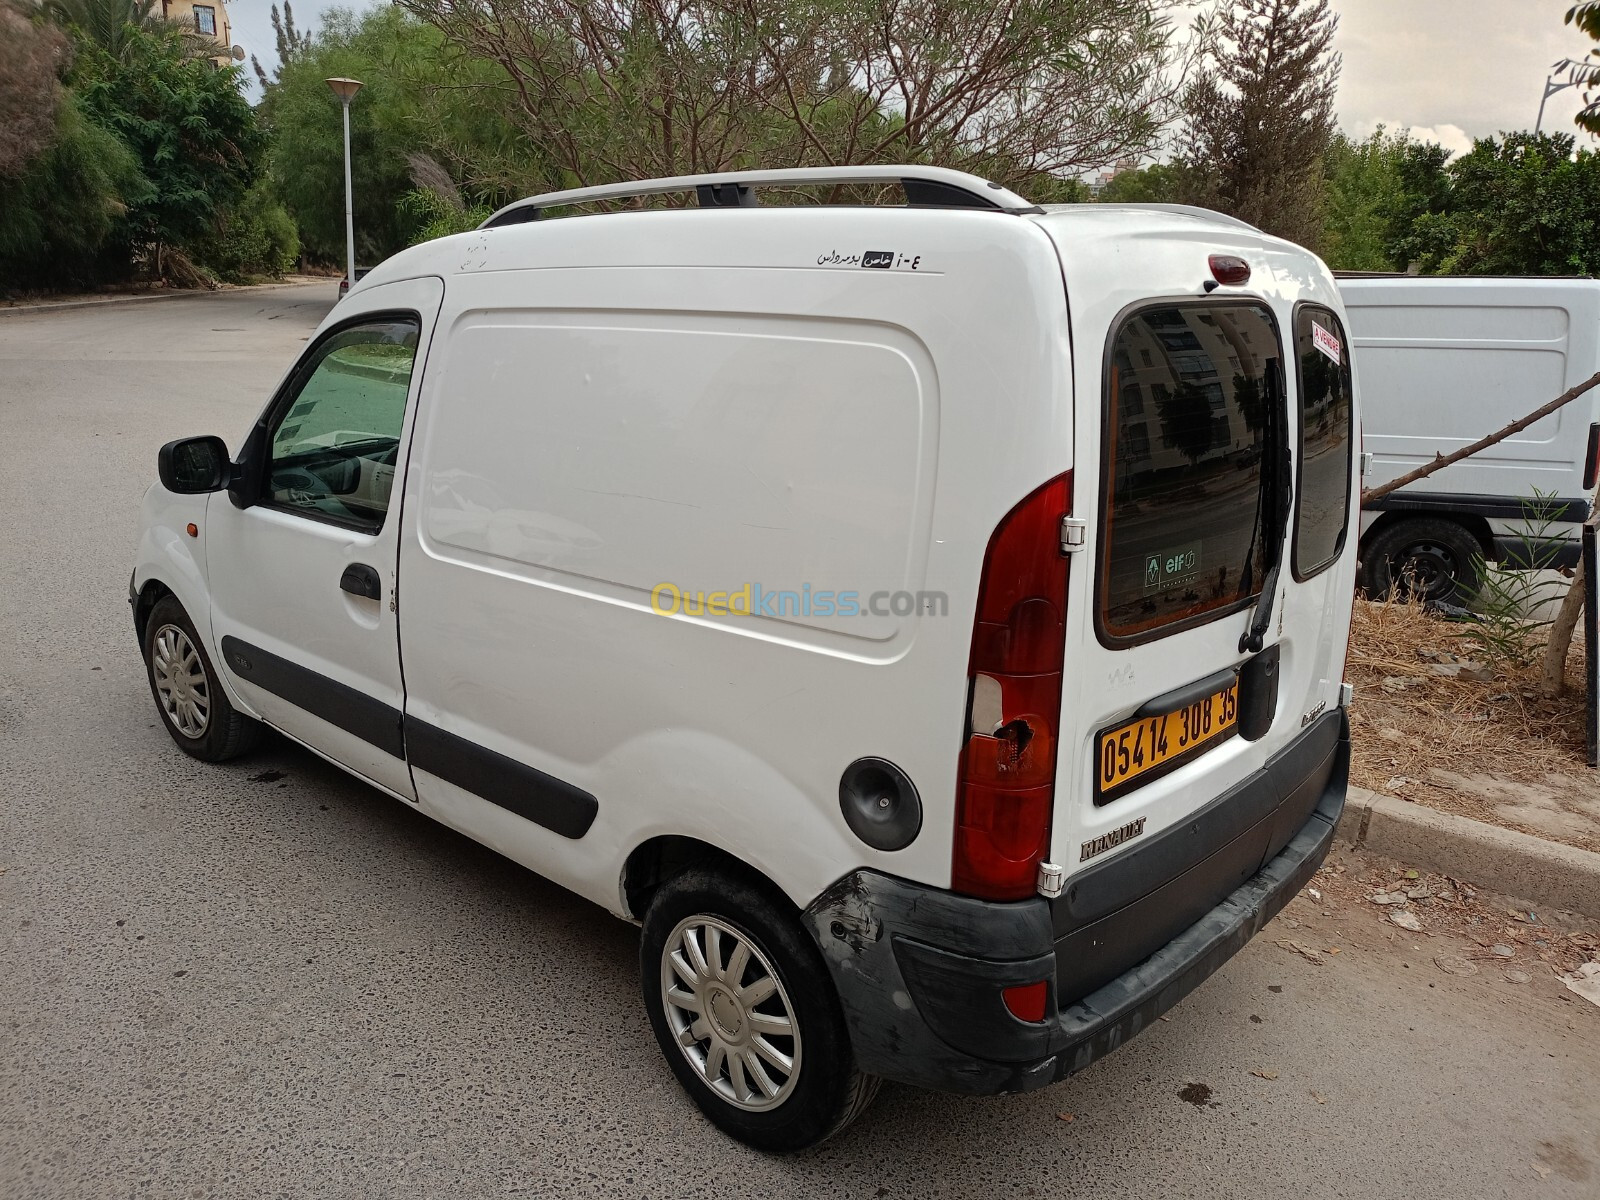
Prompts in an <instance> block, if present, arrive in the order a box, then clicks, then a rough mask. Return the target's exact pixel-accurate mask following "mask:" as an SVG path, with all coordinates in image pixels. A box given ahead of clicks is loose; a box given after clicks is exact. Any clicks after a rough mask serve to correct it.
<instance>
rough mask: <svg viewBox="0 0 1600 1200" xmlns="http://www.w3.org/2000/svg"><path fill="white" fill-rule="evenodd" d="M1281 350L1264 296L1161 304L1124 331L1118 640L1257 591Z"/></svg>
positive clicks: (1116, 335)
mask: <svg viewBox="0 0 1600 1200" xmlns="http://www.w3.org/2000/svg"><path fill="white" fill-rule="evenodd" d="M1282 360H1283V350H1282V346H1281V343H1280V342H1279V340H1278V330H1277V326H1276V324H1275V323H1274V322H1273V319H1272V314H1271V313H1270V312H1269V311H1268V310H1267V309H1266V308H1265V307H1264V306H1262V305H1258V304H1248V303H1198V304H1169V305H1161V306H1156V307H1152V308H1146V309H1142V310H1140V311H1138V312H1135V313H1133V314H1132V315H1131V316H1128V317H1126V318H1125V319H1124V320H1123V322H1122V324H1121V325H1119V326H1118V327H1117V329H1116V330H1115V331H1114V332H1113V334H1112V339H1111V358H1110V363H1111V369H1110V372H1109V374H1108V376H1107V380H1106V387H1107V395H1106V425H1105V428H1106V438H1105V456H1106V457H1105V469H1104V476H1105V479H1106V491H1105V520H1104V526H1103V528H1104V536H1103V538H1102V547H1103V549H1102V556H1101V561H1100V588H1099V590H1100V606H1099V607H1100V613H1099V615H1100V624H1101V627H1102V632H1103V633H1104V634H1105V635H1106V636H1108V637H1109V638H1111V639H1114V640H1120V639H1128V638H1135V637H1139V636H1144V635H1149V634H1151V633H1153V632H1154V631H1156V630H1159V629H1161V628H1163V627H1166V626H1170V625H1175V624H1180V623H1181V624H1191V623H1194V622H1196V621H1198V620H1204V619H1209V618H1210V617H1213V616H1220V615H1222V613H1223V612H1226V611H1231V610H1233V609H1236V608H1239V607H1241V606H1243V605H1245V604H1247V603H1248V602H1249V601H1250V600H1251V598H1252V597H1254V596H1255V595H1257V594H1258V593H1259V591H1260V588H1261V580H1262V577H1263V576H1264V575H1265V574H1266V569H1267V567H1268V565H1269V564H1268V563H1267V562H1266V557H1267V553H1268V552H1267V549H1266V540H1267V539H1266V537H1265V524H1266V522H1267V520H1269V519H1270V518H1269V513H1268V510H1267V504H1266V494H1265V489H1264V486H1263V467H1267V468H1268V469H1269V470H1270V464H1271V461H1272V458H1271V455H1270V454H1269V448H1270V443H1271V442H1273V440H1274V439H1276V438H1278V437H1281V434H1279V433H1278V432H1277V431H1278V430H1279V429H1281V428H1282V423H1283V421H1282V416H1281V413H1280V412H1277V411H1275V410H1281V408H1282V385H1281V382H1280V381H1281V379H1282V377H1283V376H1282Z"/></svg>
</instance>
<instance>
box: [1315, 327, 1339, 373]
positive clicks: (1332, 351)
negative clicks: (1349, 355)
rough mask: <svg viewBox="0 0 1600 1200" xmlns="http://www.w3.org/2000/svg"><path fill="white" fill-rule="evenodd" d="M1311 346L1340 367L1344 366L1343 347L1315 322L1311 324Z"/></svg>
mask: <svg viewBox="0 0 1600 1200" xmlns="http://www.w3.org/2000/svg"><path fill="white" fill-rule="evenodd" d="M1311 344H1312V345H1313V346H1315V347H1316V348H1317V349H1318V350H1321V351H1322V352H1323V353H1324V354H1326V355H1327V356H1328V357H1329V358H1331V359H1333V361H1334V362H1336V363H1339V364H1340V365H1341V366H1342V365H1343V364H1344V355H1343V351H1344V347H1343V346H1342V345H1340V344H1339V339H1338V338H1336V337H1334V336H1333V334H1331V333H1329V332H1328V331H1327V330H1326V329H1324V328H1323V327H1322V326H1321V325H1318V324H1317V323H1316V322H1315V321H1313V322H1311Z"/></svg>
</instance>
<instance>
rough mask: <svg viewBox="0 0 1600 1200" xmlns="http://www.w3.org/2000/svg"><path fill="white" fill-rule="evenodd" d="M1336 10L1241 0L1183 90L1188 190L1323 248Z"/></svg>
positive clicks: (1292, 0) (1301, 1)
mask: <svg viewBox="0 0 1600 1200" xmlns="http://www.w3.org/2000/svg"><path fill="white" fill-rule="evenodd" d="M1337 26H1338V17H1337V16H1336V15H1334V13H1332V12H1331V11H1330V10H1329V7H1328V0H1237V2H1236V3H1234V4H1232V5H1231V6H1228V7H1226V8H1225V9H1224V10H1223V12H1222V15H1221V19H1220V23H1219V25H1218V28H1217V38H1216V43H1215V47H1214V48H1213V50H1212V51H1211V53H1210V56H1209V60H1208V65H1207V68H1206V70H1205V71H1203V72H1202V74H1201V75H1200V77H1199V78H1198V79H1196V80H1195V81H1194V82H1193V83H1192V84H1191V85H1190V86H1189V88H1188V89H1187V90H1186V91H1185V93H1184V97H1183V109H1184V124H1183V132H1182V139H1181V140H1182V148H1183V152H1184V157H1185V158H1186V159H1187V160H1188V161H1189V162H1190V163H1192V164H1193V165H1194V166H1195V168H1196V169H1197V175H1196V181H1195V187H1194V190H1193V191H1192V192H1191V194H1190V196H1189V198H1190V199H1191V200H1192V201H1194V202H1196V203H1200V204H1205V205H1207V206H1208V207H1212V208H1217V209H1220V210H1221V211H1223V212H1226V213H1230V214H1232V215H1233V216H1236V217H1239V218H1241V219H1242V220H1245V221H1249V222H1250V223H1251V224H1253V225H1257V226H1259V227H1260V228H1262V229H1264V230H1266V231H1267V232H1268V233H1273V234H1277V235H1279V236H1281V237H1285V238H1288V239H1290V240H1291V241H1295V242H1299V243H1301V244H1302V245H1306V246H1309V247H1311V248H1312V249H1316V248H1317V246H1318V243H1319V242H1320V240H1321V234H1322V213H1321V209H1322V171H1323V167H1322V161H1323V158H1324V156H1325V155H1326V154H1327V153H1328V151H1329V147H1330V145H1331V143H1332V141H1333V134H1334V114H1333V101H1334V95H1335V93H1336V91H1337V90H1338V83H1339V56H1338V55H1337V54H1335V53H1334V52H1333V34H1334V30H1335V29H1336V28H1337Z"/></svg>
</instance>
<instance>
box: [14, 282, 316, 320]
mask: <svg viewBox="0 0 1600 1200" xmlns="http://www.w3.org/2000/svg"><path fill="white" fill-rule="evenodd" d="M319 284H325V285H327V286H328V287H330V288H336V287H338V286H339V277H338V276H336V275H331V276H327V277H323V276H320V275H297V276H295V277H294V278H292V279H286V280H284V281H283V282H281V283H252V284H245V285H242V286H229V287H224V288H163V289H161V290H159V291H151V292H139V293H137V294H133V295H104V296H97V295H84V296H73V297H71V298H70V299H64V300H42V301H40V302H39V303H37V304H0V317H7V316H37V315H39V314H40V313H52V312H67V311H69V310H71V309H75V308H101V307H109V306H110V305H113V304H153V303H155V302H156V301H158V300H188V299H192V298H194V297H196V296H217V295H229V294H233V293H236V292H275V291H280V290H282V289H284V288H297V287H316V286H317V285H319Z"/></svg>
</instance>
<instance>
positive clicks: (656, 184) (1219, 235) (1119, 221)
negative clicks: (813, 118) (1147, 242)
mask: <svg viewBox="0 0 1600 1200" xmlns="http://www.w3.org/2000/svg"><path fill="white" fill-rule="evenodd" d="M880 184H882V185H898V186H900V187H901V188H902V189H903V190H904V191H905V193H906V198H907V203H906V204H905V205H904V206H874V207H872V208H871V209H870V211H871V212H873V213H875V214H882V213H891V212H907V213H910V212H916V213H921V214H923V215H924V216H927V215H929V214H932V213H935V212H939V211H943V212H946V213H949V214H950V215H951V216H952V217H954V218H959V219H962V220H967V221H970V220H971V219H972V218H973V217H977V216H983V218H984V219H988V218H990V217H992V218H994V219H1004V218H1007V217H1010V218H1012V219H1016V218H1022V219H1023V220H1025V221H1027V222H1029V223H1036V224H1038V225H1041V226H1045V227H1047V228H1048V229H1049V230H1050V232H1051V234H1052V236H1053V237H1055V238H1056V240H1057V244H1058V245H1061V246H1063V248H1064V247H1065V246H1067V245H1071V244H1073V243H1074V242H1077V243H1080V244H1086V243H1092V242H1105V241H1115V240H1118V239H1120V238H1122V237H1124V236H1127V237H1140V238H1147V239H1157V240H1160V239H1163V238H1168V237H1170V238H1172V239H1173V240H1176V241H1186V242H1194V241H1197V240H1202V239H1203V240H1213V239H1214V240H1215V241H1216V242H1217V243H1219V244H1224V245H1230V246H1234V247H1239V248H1249V247H1255V246H1260V247H1264V248H1271V249H1277V250H1284V251H1288V252H1291V253H1294V254H1301V255H1307V256H1308V257H1309V256H1310V252H1309V251H1306V250H1305V249H1303V248H1302V247H1299V246H1295V245H1294V244H1293V243H1290V242H1285V241H1283V240H1281V239H1279V238H1276V237H1273V236H1272V235H1270V234H1267V233H1264V232H1262V231H1261V230H1260V229H1258V228H1256V227H1255V226H1253V225H1250V224H1248V223H1246V222H1244V221H1241V220H1238V219H1237V218H1235V217H1230V216H1227V215H1226V214H1224V213H1219V212H1213V211H1211V210H1209V209H1203V208H1195V207H1191V206H1188V205H1181V204H1098V203H1094V204H1062V205H1050V206H1048V207H1041V206H1039V205H1035V204H1032V203H1030V202H1029V201H1028V200H1026V199H1025V198H1023V197H1022V196H1019V195H1018V194H1017V193H1015V192H1013V191H1010V190H1009V189H1007V188H1005V187H1002V186H1001V185H999V184H997V183H993V182H990V181H988V180H984V179H980V178H978V177H977V176H975V175H969V174H967V173H965V172H962V171H953V170H949V169H948V168H942V167H929V166H922V165H902V166H893V165H890V166H865V167H802V168H793V169H787V170H777V171H734V172H722V173H717V174H708V175H686V176H678V177H674V178H670V179H646V180H638V181H633V182H629V183H618V184H604V185H601V186H598V187H589V188H576V189H570V190H566V191H558V192H547V193H542V194H540V195H537V196H529V197H527V198H525V199H523V200H518V201H516V202H515V203H513V204H509V205H507V206H505V207H504V208H502V209H500V210H499V211H498V212H496V213H494V214H493V215H492V216H490V217H489V218H488V219H487V220H486V221H484V222H483V223H482V224H481V225H480V226H479V227H478V230H477V231H475V232H474V231H469V232H467V233H463V234H457V235H454V236H451V237H446V238H439V239H435V240H434V241H431V242H427V243H423V244H422V245H418V246H413V247H410V248H408V249H407V250H403V251H401V252H400V253H399V254H397V255H395V256H393V257H391V258H390V259H388V260H387V261H386V262H384V263H383V264H381V265H380V266H379V267H378V268H376V269H374V271H373V273H372V276H371V278H370V281H367V282H370V284H372V285H374V286H375V285H377V284H381V283H383V282H386V281H388V280H391V279H396V278H401V277H404V276H406V275H411V274H416V273H418V272H419V271H421V272H423V273H437V274H440V275H454V274H457V273H460V272H462V271H471V270H481V269H484V268H485V267H486V266H488V264H489V262H490V260H491V259H492V258H493V257H496V256H497V255H496V251H495V250H492V249H491V245H490V242H489V241H488V239H487V238H486V234H487V233H488V231H490V230H494V229H499V228H503V227H506V226H517V225H523V224H529V223H536V224H539V225H543V224H546V223H547V221H548V220H549V219H550V218H549V210H550V209H552V208H568V207H570V206H572V205H581V204H591V203H613V204H614V203H616V202H618V201H627V200H629V199H637V198H642V197H647V196H655V195H665V194H671V193H679V194H681V193H684V192H693V193H696V194H697V198H698V200H699V208H698V209H695V208H692V207H691V208H686V209H674V210H653V211H644V210H640V209H637V208H633V207H631V206H630V207H625V208H622V209H621V210H620V211H619V210H617V209H611V210H609V211H603V212H598V213H578V214H574V215H572V216H563V217H560V218H559V219H560V220H562V221H567V220H579V219H582V218H583V217H586V216H618V217H621V216H625V215H632V216H634V217H646V216H667V213H668V211H670V212H677V213H692V212H696V211H699V212H702V213H704V212H705V211H706V210H708V209H721V208H738V209H744V210H749V209H751V208H757V205H756V200H755V193H756V191H758V190H759V189H761V188H771V187H778V188H790V189H793V188H796V187H818V186H830V185H842V186H861V185H880ZM757 210H758V211H763V212H768V213H774V214H776V213H779V212H783V213H787V214H792V215H793V217H794V219H796V220H802V219H805V218H806V217H808V216H815V215H816V214H819V213H822V212H827V213H829V214H831V215H830V217H829V218H828V219H829V220H833V221H837V220H839V219H840V218H841V217H842V216H843V214H847V213H849V212H861V211H864V210H863V209H861V208H852V207H850V206H839V205H809V204H808V205H773V206H770V207H760V208H757ZM984 214H987V216H984ZM358 286H359V285H358Z"/></svg>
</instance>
